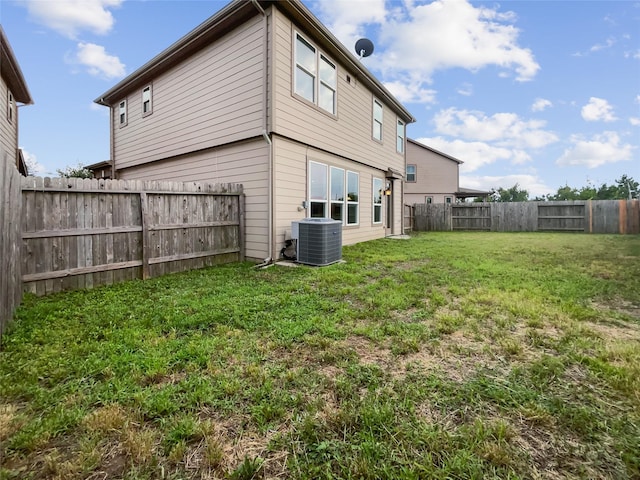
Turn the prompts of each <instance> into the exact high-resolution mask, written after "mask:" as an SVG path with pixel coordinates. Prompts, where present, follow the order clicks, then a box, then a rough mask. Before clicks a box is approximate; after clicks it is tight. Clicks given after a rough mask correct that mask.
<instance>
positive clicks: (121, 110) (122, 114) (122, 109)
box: [118, 100, 127, 127]
mask: <svg viewBox="0 0 640 480" xmlns="http://www.w3.org/2000/svg"><path fill="white" fill-rule="evenodd" d="M118 118H119V119H120V126H121V127H124V126H125V125H126V124H127V101H126V100H123V101H121V102H120V105H119V107H118Z"/></svg>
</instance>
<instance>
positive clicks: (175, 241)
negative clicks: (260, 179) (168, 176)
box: [21, 177, 244, 295]
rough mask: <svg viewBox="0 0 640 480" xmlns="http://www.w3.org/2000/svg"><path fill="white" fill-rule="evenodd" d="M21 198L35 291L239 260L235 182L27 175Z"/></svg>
mask: <svg viewBox="0 0 640 480" xmlns="http://www.w3.org/2000/svg"><path fill="white" fill-rule="evenodd" d="M22 203H23V205H22V211H23V215H22V232H21V237H22V282H23V285H24V287H23V288H24V290H25V291H29V292H33V293H35V294H37V295H44V294H47V293H51V292H57V291H61V290H73V289H79V288H91V287H94V286H97V285H103V284H110V283H115V282H120V281H124V280H129V279H133V278H143V279H146V278H150V277H155V276H159V275H163V274H165V273H172V272H179V271H184V270H191V269H195V268H201V267H204V266H209V265H213V264H218V263H226V262H233V261H238V260H243V259H244V194H243V193H242V186H241V185H211V184H198V183H174V182H155V181H154V182H142V181H124V180H95V179H77V178H72V179H64V178H53V179H51V178H38V177H27V178H23V180H22Z"/></svg>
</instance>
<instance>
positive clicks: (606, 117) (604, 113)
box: [581, 97, 617, 122]
mask: <svg viewBox="0 0 640 480" xmlns="http://www.w3.org/2000/svg"><path fill="white" fill-rule="evenodd" d="M581 113H582V118H583V119H585V120H586V121H587V122H596V121H598V120H602V121H603V122H613V121H615V120H617V118H616V116H615V115H614V113H613V107H612V106H611V105H610V104H609V102H607V101H606V100H605V99H603V98H598V97H591V98H589V103H587V104H586V105H585V106H584V107H582V110H581Z"/></svg>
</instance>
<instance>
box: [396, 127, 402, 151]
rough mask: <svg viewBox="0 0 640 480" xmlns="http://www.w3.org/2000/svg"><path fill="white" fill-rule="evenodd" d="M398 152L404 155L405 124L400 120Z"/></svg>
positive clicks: (397, 135)
mask: <svg viewBox="0 0 640 480" xmlns="http://www.w3.org/2000/svg"><path fill="white" fill-rule="evenodd" d="M396 150H397V152H398V153H404V122H403V121H402V120H398V126H397V133H396Z"/></svg>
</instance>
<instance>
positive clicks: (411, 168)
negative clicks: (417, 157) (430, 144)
mask: <svg viewBox="0 0 640 480" xmlns="http://www.w3.org/2000/svg"><path fill="white" fill-rule="evenodd" d="M415 181H416V166H415V165H407V182H415Z"/></svg>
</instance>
